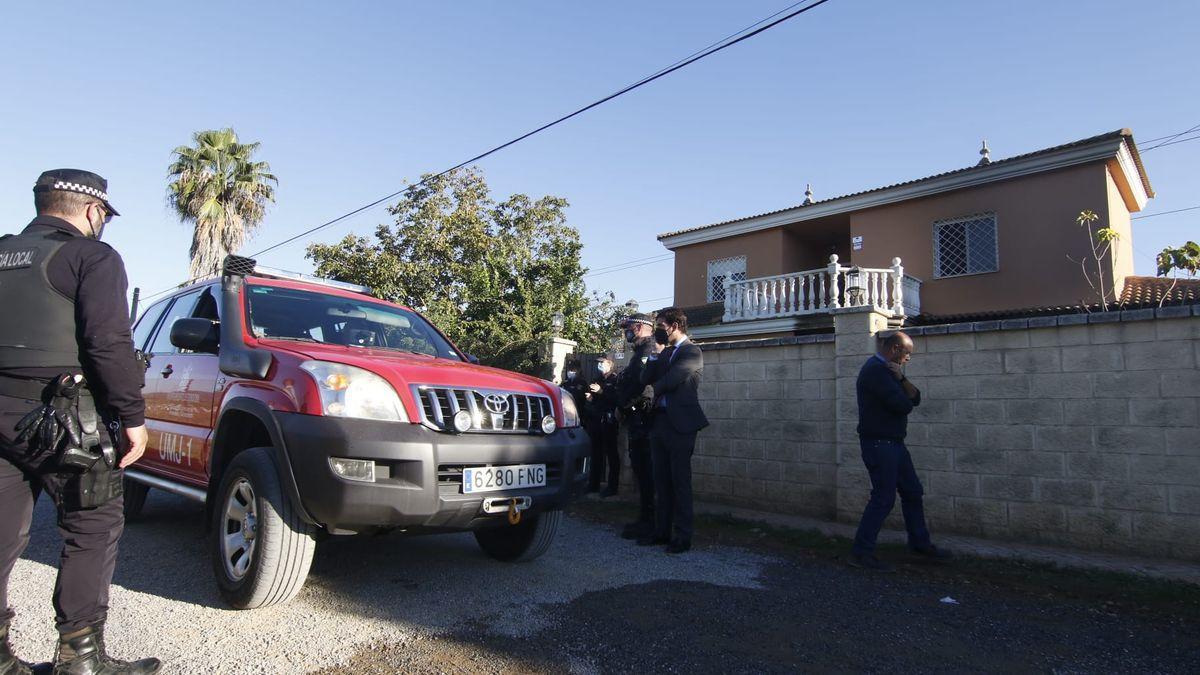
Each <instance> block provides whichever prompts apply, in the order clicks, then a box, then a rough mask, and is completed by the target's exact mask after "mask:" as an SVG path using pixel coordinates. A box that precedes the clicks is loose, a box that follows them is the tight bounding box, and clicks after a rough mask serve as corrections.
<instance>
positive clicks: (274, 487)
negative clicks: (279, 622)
mask: <svg viewBox="0 0 1200 675" xmlns="http://www.w3.org/2000/svg"><path fill="white" fill-rule="evenodd" d="M271 455H272V450H271V449H270V448H251V449H249V450H244V451H242V452H241V453H239V454H238V455H237V456H236V457H234V458H233V461H231V462H230V463H229V468H228V469H226V471H225V475H224V476H222V477H221V487H220V489H219V490H218V492H217V501H216V503H215V504H214V505H213V528H212V539H211V541H210V544H209V545H210V547H211V551H212V562H213V573H214V574H215V575H216V577H217V587H218V588H219V589H220V591H221V596H222V597H223V598H224V599H225V601H226V602H227V603H229V605H230V606H231V607H233V608H235V609H256V608H259V607H267V606H270V605H277V604H282V603H285V602H287V601H289V600H291V599H292V598H294V597H296V594H297V593H299V592H300V589H301V588H302V587H303V586H304V580H305V578H307V577H308V570H309V567H310V566H311V565H312V556H313V550H314V549H315V548H316V541H315V539H314V537H313V532H312V528H311V527H310V526H309V525H308V524H307V523H305V522H304V521H303V520H302V519H301V518H300V515H299V513H298V512H297V510H296V508H295V506H293V505H292V503H291V501H290V500H289V499H288V497H287V495H285V494H284V493H283V489H282V487H281V486H280V484H279V473H278V471H277V469H276V467H275V461H274V460H273V459H272V457H271Z"/></svg>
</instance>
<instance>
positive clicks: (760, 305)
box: [723, 255, 921, 322]
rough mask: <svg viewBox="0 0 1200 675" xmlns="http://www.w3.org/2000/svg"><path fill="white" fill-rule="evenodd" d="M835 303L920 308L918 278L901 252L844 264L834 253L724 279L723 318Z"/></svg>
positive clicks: (914, 311)
mask: <svg viewBox="0 0 1200 675" xmlns="http://www.w3.org/2000/svg"><path fill="white" fill-rule="evenodd" d="M839 307H875V308H876V309H879V310H882V311H887V312H891V313H892V314H893V315H894V316H916V315H918V314H920V312H921V280H920V279H917V278H915V277H911V276H909V275H907V274H905V273H904V267H903V266H902V265H901V264H900V259H899V258H893V259H892V266H891V267H890V268H879V269H875V268H863V267H846V266H843V265H840V264H839V263H838V257H837V256H836V255H831V256H829V265H828V266H827V267H824V268H820V269H814V270H804V271H802V272H792V273H790V274H779V275H776V276H772V277H761V278H758V279H745V280H741V281H731V280H728V279H726V281H725V316H724V318H723V320H724V321H726V322H729V321H749V320H753V319H773V318H779V317H786V316H799V315H803V314H820V313H825V312H829V311H830V310H833V309H837V308H839Z"/></svg>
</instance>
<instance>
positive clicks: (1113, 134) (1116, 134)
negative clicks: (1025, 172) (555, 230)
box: [658, 129, 1153, 240]
mask: <svg viewBox="0 0 1200 675" xmlns="http://www.w3.org/2000/svg"><path fill="white" fill-rule="evenodd" d="M1116 138H1127V139H1128V140H1129V141H1130V143H1129V150H1130V152H1131V154H1132V155H1133V160H1134V163H1135V164H1137V168H1138V171H1139V172H1141V174H1142V183H1143V185H1145V187H1146V191H1147V192H1149V193H1150V194H1153V191H1152V190H1151V188H1150V183H1149V181H1148V180H1147V179H1146V177H1145V176H1146V170H1145V168H1144V167H1143V166H1142V158H1141V155H1140V154H1139V153H1138V150H1137V146H1136V145H1134V144H1133V132H1132V131H1130V130H1129V129H1119V130H1117V131H1110V132H1108V133H1106V134H1100V135H1098V136H1092V137H1090V138H1083V139H1080V140H1078V141H1072V142H1070V143H1064V144H1062V145H1056V146H1054V147H1051V148H1044V149H1042V150H1035V151H1034V152H1027V153H1025V154H1023V155H1016V156H1014V157H1006V158H1004V159H998V160H995V161H993V162H991V163H990V164H987V165H984V166H979V165H976V166H969V167H966V168H963V169H955V170H953V171H946V172H943V173H939V174H934V175H932V176H926V177H924V178H916V179H914V180H909V181H904V182H902V183H893V184H892V185H885V186H883V187H877V188H872V189H870V190H862V191H860V192H851V193H850V194H845V195H840V196H837V197H830V198H829V199H821V200H818V201H815V202H813V203H811V204H801V205H799V206H789V207H787V208H783V209H776V210H774V211H767V212H766V213H759V214H757V215H753V216H744V217H742V218H734V219H732V220H723V221H721V222H719V223H710V224H708V225H700V226H697V227H689V228H686V229H682V230H676V231H674V232H666V233H664V234H660V235H658V238H659V240H662V239H665V238H667V237H674V236H676V235H679V234H685V233H687V232H695V231H697V230H705V229H708V228H710V227H717V226H718V225H728V224H729V223H737V222H741V221H743V220H752V219H754V218H761V217H763V216H772V215H775V214H777V213H783V212H784V211H791V210H792V209H801V208H808V207H809V206H815V205H817V204H827V203H829V202H836V201H838V200H839V199H849V198H850V197H858V196H860V195H865V194H870V193H872V192H881V191H883V190H891V189H893V188H898V187H903V186H906V185H913V184H916V183H922V182H925V181H929V180H934V179H937V178H944V177H945V176H953V175H956V174H962V173H968V172H970V171H981V170H983V169H986V168H989V167H993V166H997V165H1000V164H1005V163H1008V162H1015V161H1017V160H1022V159H1027V158H1030V157H1037V156H1039V155H1046V154H1050V153H1052V152H1059V151H1062V150H1068V149H1070V148H1074V147H1078V146H1081V145H1087V144H1089V143H1095V142H1097V141H1104V140H1109V139H1116Z"/></svg>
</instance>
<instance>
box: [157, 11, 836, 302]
mask: <svg viewBox="0 0 1200 675" xmlns="http://www.w3.org/2000/svg"><path fill="white" fill-rule="evenodd" d="M804 1H806V0H802V2H797V3H794V4H792V5H789V6H788V7H786V8H784V9H782V10H780V11H778V12H776V13H774V14H772V15H771V16H769V17H767V18H765V19H762V20H760V21H757V22H755V23H753V24H751V25H750V26H749V27H747V28H744V29H742V30H741V31H738V32H736V33H732V34H731V35H730V36H728V37H726V38H724V39H722V40H718V41H717V42H714V43H712V44H711V45H709V46H708V47H705V48H703V49H700V50H699V51H696V52H693V53H692V54H691V55H689V56H686V57H684V58H683V59H680V60H679V61H676V62H675V63H673V64H671V65H669V66H667V67H665V68H662V69H660V70H658V71H657V72H655V73H654V74H652V75H648V76H646V77H644V78H642V79H640V80H638V81H637V82H635V83H633V84H631V85H629V86H627V87H624V88H622V89H620V90H618V91H616V92H613V93H612V94H609V95H608V96H605V97H604V98H601V99H599V100H596V101H593V102H592V103H589V104H588V105H586V106H584V107H582V108H579V109H578V110H576V111H574V112H572V113H569V114H567V115H563V116H562V117H559V118H558V119H556V120H554V121H553V122H549V123H547V124H543V125H542V126H540V127H538V128H536V129H534V130H533V131H530V132H527V133H525V134H522V135H520V136H518V137H516V138H514V139H512V140H510V141H508V142H506V143H502V144H501V145H497V146H496V147H494V148H492V149H490V150H487V151H486V152H482V153H480V154H478V155H476V156H474V157H472V158H470V159H468V160H465V161H463V162H459V163H458V164H456V165H454V166H452V167H450V168H449V169H445V170H444V171H441V172H439V173H437V174H434V175H431V176H427V177H425V178H423V179H421V180H420V181H418V182H416V183H414V184H412V185H409V186H405V187H404V188H402V189H400V190H397V191H395V192H393V193H391V194H389V195H386V196H384V197H381V198H379V199H376V200H375V201H373V202H371V203H369V204H365V205H363V206H360V207H359V208H357V209H354V210H353V211H349V212H347V213H344V214H342V215H340V216H338V217H336V218H334V219H332V220H329V221H326V222H324V223H321V224H320V225H317V226H316V227H313V228H310V229H308V230H305V231H304V232H301V233H300V234H297V235H295V236H293V237H289V238H287V239H284V240H283V241H281V242H279V243H277V244H273V245H271V246H268V247H267V248H264V249H262V250H261V251H258V252H257V253H252V254H251V255H250V257H251V258H257V257H258V256H260V255H262V254H264V253H268V252H270V251H273V250H275V249H277V248H280V247H281V246H286V245H287V244H290V243H292V242H294V241H296V240H297V239H301V238H303V237H306V236H308V235H310V234H313V233H314V232H317V231H318V230H322V229H325V228H326V227H329V226H331V225H334V224H336V223H339V222H341V221H343V220H345V219H347V218H350V217H351V216H355V215H358V214H359V213H362V212H363V211H366V210H368V209H371V208H374V207H376V206H379V205H380V204H382V203H384V202H386V201H388V200H390V199H394V198H396V197H398V196H400V195H401V194H404V192H406V191H407V190H409V189H411V188H414V187H417V186H419V185H423V184H425V183H428V182H430V181H433V180H436V179H438V178H441V177H442V176H444V175H446V174H448V173H450V172H452V171H455V170H458V169H461V168H462V167H464V166H467V165H469V164H473V163H475V162H477V161H479V160H481V159H484V158H486V157H488V156H490V155H493V154H495V153H497V152H499V151H501V150H503V149H505V148H507V147H509V146H511V145H515V144H517V143H520V142H521V141H523V140H525V139H527V138H529V137H530V136H533V135H535V134H538V133H541V132H543V131H545V130H547V129H550V128H551V127H554V126H557V125H559V124H561V123H563V122H566V121H567V120H569V119H571V118H573V117H576V116H577V115H581V114H583V113H585V112H587V111H588V110H591V109H592V108H595V107H597V106H600V105H602V104H604V103H607V102H608V101H611V100H613V99H615V98H617V97H619V96H623V95H624V94H627V93H629V92H631V91H633V90H634V89H638V88H639V87H642V86H645V85H647V84H649V83H651V82H653V81H655V80H657V79H659V78H662V77H665V76H667V75H669V74H671V73H673V72H675V71H677V70H681V69H683V68H686V67H687V66H689V65H691V64H693V63H695V62H696V61H699V60H701V59H703V58H706V57H708V56H712V55H713V54H716V53H717V52H719V51H721V50H723V49H726V48H728V47H732V46H733V45H736V44H738V43H739V42H743V41H745V40H748V39H750V38H752V37H754V36H755V35H758V34H760V33H763V32H765V31H768V30H770V29H772V28H774V27H775V26H778V25H779V24H781V23H783V22H785V21H788V20H790V19H793V18H795V17H797V16H799V15H801V14H804V13H805V12H808V11H809V10H812V9H816V8H817V7H819V6H821V5H823V4H825V3H826V2H829V0H817V1H816V2H813V3H812V4H810V5H808V6H806V7H802V8H800V9H797V10H796V11H793V12H791V13H790V14H787V15H786V16H784V17H782V18H779V19H775V20H774V21H772V20H771V19H774V18H775V17H777V16H779V15H780V14H783V13H784V12H787V11H788V10H790V9H792V8H794V7H796V6H798V5H801V4H803V2H804ZM766 22H769V23H766ZM763 23H766V25H762V24H763ZM756 27H757V28H756ZM751 28H753V29H754V30H752V31H751V32H749V33H746V32H745V31H746V30H748V29H751ZM741 33H744V34H742V35H740V37H735V36H738V35H739V34H741ZM613 271H617V270H613ZM190 281H191V280H189V281H186V282H184V283H183V284H179V285H177V286H172V287H171V288H168V289H165V290H163V291H159V292H157V293H152V294H150V295H147V296H145V297H144V298H143V299H144V300H149V299H151V298H155V297H157V296H159V295H163V294H164V293H168V292H170V291H172V290H174V289H176V288H179V287H180V286H183V285H186V284H187V283H189V282H190Z"/></svg>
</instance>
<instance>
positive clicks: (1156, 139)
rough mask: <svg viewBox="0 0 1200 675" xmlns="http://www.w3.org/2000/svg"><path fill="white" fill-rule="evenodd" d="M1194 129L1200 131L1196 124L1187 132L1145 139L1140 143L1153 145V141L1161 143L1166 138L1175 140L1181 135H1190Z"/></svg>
mask: <svg viewBox="0 0 1200 675" xmlns="http://www.w3.org/2000/svg"><path fill="white" fill-rule="evenodd" d="M1196 129H1200V124H1197V125H1196V126H1194V127H1192V128H1191V129H1188V130H1187V131H1184V132H1180V133H1177V134H1167V135H1166V136H1159V137H1158V138H1146V139H1143V140H1142V141H1141V142H1142V143H1153V142H1155V141H1162V140H1166V139H1168V138H1177V137H1179V136H1182V135H1183V134H1187V133H1191V132H1192V131H1195V130H1196Z"/></svg>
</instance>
